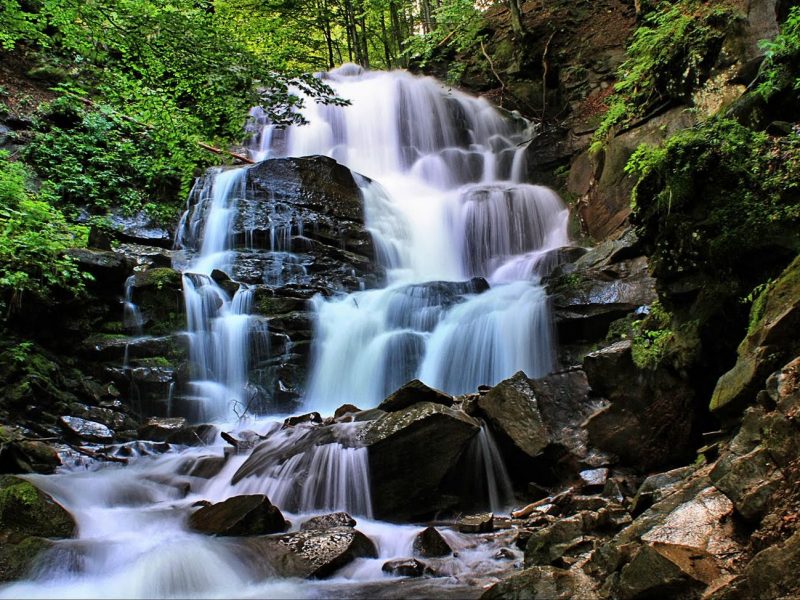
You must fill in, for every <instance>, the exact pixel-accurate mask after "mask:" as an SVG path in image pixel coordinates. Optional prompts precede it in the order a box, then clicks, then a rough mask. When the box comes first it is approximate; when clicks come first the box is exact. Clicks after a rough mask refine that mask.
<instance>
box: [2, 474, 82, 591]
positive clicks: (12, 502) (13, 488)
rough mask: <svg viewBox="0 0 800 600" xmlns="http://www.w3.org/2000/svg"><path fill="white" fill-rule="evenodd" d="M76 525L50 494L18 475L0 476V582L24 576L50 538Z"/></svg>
mask: <svg viewBox="0 0 800 600" xmlns="http://www.w3.org/2000/svg"><path fill="white" fill-rule="evenodd" d="M75 529H76V523H75V519H73V517H72V515H70V514H69V513H68V512H67V511H66V510H65V509H64V508H63V507H62V506H61V505H60V504H58V503H57V502H56V501H55V500H53V498H52V497H51V496H50V495H49V494H46V493H45V492H43V491H41V490H40V489H39V488H37V487H35V486H34V485H33V484H32V483H30V482H28V481H26V480H24V479H20V478H18V477H12V476H4V477H2V478H0V582H2V581H11V580H14V579H19V578H21V577H24V576H25V575H26V574H27V573H28V572H29V571H30V569H31V568H32V567H33V565H34V564H35V562H36V560H37V559H38V557H39V556H40V555H41V554H42V552H44V551H45V550H47V549H48V548H50V547H51V546H52V542H51V541H50V540H51V539H54V538H55V539H58V538H68V537H71V536H72V535H73V534H74V532H75Z"/></svg>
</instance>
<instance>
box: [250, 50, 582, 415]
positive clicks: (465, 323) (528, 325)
mask: <svg viewBox="0 0 800 600" xmlns="http://www.w3.org/2000/svg"><path fill="white" fill-rule="evenodd" d="M323 77H324V78H325V79H326V82H327V83H328V84H330V85H331V87H333V89H334V90H335V91H336V93H337V94H338V95H339V96H340V97H342V98H345V99H347V100H348V101H349V102H350V105H349V106H345V107H340V106H328V105H320V104H313V103H312V104H309V105H308V106H306V107H305V108H304V109H303V116H304V117H305V119H306V120H307V121H308V124H307V125H305V126H302V127H289V128H287V129H278V128H275V127H274V126H272V125H270V124H269V123H267V122H265V120H264V119H263V118H262V119H261V121H260V122H261V124H262V127H261V129H260V130H259V132H258V134H257V135H256V136H254V139H253V142H252V145H251V152H252V155H253V156H254V158H256V159H264V158H273V157H284V156H306V155H312V154H322V155H326V156H329V157H332V158H334V159H336V160H338V161H339V162H341V163H343V164H345V165H346V166H348V167H349V168H351V169H352V170H354V171H356V172H358V173H360V174H362V175H364V176H366V177H364V178H359V179H358V181H359V185H360V187H361V191H362V196H363V199H364V207H365V219H366V226H367V228H368V229H369V231H370V232H371V233H372V235H373V238H374V241H375V247H376V254H377V260H378V261H380V263H381V264H382V265H383V266H384V267H386V269H387V284H386V286H385V287H384V288H383V289H375V290H367V291H360V292H355V293H352V294H348V295H339V296H336V297H333V298H329V299H323V298H319V297H318V298H316V299H315V301H314V307H315V314H316V323H315V338H314V344H313V356H312V370H311V374H310V377H309V381H308V385H307V390H306V398H307V400H306V402H307V406H308V408H310V409H314V410H320V411H326V412H332V411H333V410H334V409H335V408H336V407H337V406H339V405H341V404H343V403H345V402H355V403H357V404H359V405H360V406H364V407H368V406H374V405H375V404H376V403H377V402H379V401H380V400H381V399H382V398H383V397H385V395H386V394H388V393H390V392H391V391H393V390H394V389H396V388H397V387H398V386H399V385H402V384H403V383H404V382H405V381H407V380H409V379H412V378H414V377H418V378H420V379H421V380H423V381H424V382H426V383H428V384H429V385H432V386H435V387H439V388H441V389H443V390H445V391H448V392H450V393H453V394H460V393H465V392H470V391H474V390H475V389H476V388H477V386H478V385H481V384H489V385H492V384H496V383H498V382H499V381H501V380H502V379H504V378H506V377H509V376H510V375H512V374H513V373H515V372H516V371H519V370H523V371H525V372H526V373H527V374H528V375H529V376H531V377H536V376H541V375H544V374H546V373H547V372H548V371H550V370H552V368H553V366H554V363H553V349H552V334H551V324H550V317H549V312H548V306H547V298H546V295H545V293H544V291H543V289H542V287H541V286H540V284H539V280H540V278H541V276H542V275H543V274H546V272H547V271H546V267H547V264H548V261H547V260H546V258H547V256H548V252H549V251H551V250H554V249H555V248H558V247H561V246H565V245H568V244H569V240H568V236H567V228H566V224H567V215H568V212H567V210H566V209H565V207H564V205H563V203H562V202H561V200H560V199H559V198H558V197H557V196H556V195H555V194H554V193H553V192H551V191H550V190H548V189H546V188H543V187H540V186H534V185H530V184H527V183H525V182H524V181H523V176H524V171H525V168H524V165H525V156H524V152H525V147H526V146H527V142H528V141H529V139H530V136H531V132H530V131H529V129H528V124H527V123H526V122H525V121H523V120H522V119H519V118H513V117H510V116H505V115H501V114H500V112H498V111H497V110H496V109H494V108H493V107H492V106H491V105H490V104H489V103H488V102H486V101H485V100H482V99H479V98H473V97H471V96H467V95H465V94H462V93H459V92H457V91H454V90H450V89H447V88H445V87H443V86H442V85H441V84H439V83H438V82H436V81H435V80H433V79H431V78H420V77H414V76H412V75H410V74H408V73H406V72H403V71H393V72H389V73H384V72H366V71H363V70H361V69H360V68H358V67H355V66H353V65H345V66H344V67H342V68H340V69H337V70H335V71H332V72H330V73H327V74H325V75H323ZM253 116H254V117H255V119H256V121H258V119H259V117H260V114H259V113H258V112H255V113H253ZM367 178H369V179H367ZM475 277H479V278H483V280H485V281H484V284H485V283H486V282H488V284H490V285H483V286H481V285H477V284H476V283H475V282H474V280H473V283H472V284H471V285H464V284H463V282H466V281H468V280H471V278H475ZM483 280H482V281H483ZM456 282H462V283H461V284H460V285H456ZM490 286H491V287H490Z"/></svg>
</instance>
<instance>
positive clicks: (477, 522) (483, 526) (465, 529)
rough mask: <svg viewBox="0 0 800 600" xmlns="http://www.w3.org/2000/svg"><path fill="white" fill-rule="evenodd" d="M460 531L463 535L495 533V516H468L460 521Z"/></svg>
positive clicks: (484, 514) (486, 514) (485, 514)
mask: <svg viewBox="0 0 800 600" xmlns="http://www.w3.org/2000/svg"><path fill="white" fill-rule="evenodd" d="M458 530H459V531H460V532H461V533H489V532H491V531H494V515H493V514H492V513H482V514H478V515H467V516H466V517H463V518H462V519H460V520H459V521H458Z"/></svg>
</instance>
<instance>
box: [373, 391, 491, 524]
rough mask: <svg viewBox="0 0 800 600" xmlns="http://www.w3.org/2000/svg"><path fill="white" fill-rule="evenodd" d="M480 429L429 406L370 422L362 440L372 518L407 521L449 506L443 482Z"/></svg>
mask: <svg viewBox="0 0 800 600" xmlns="http://www.w3.org/2000/svg"><path fill="white" fill-rule="evenodd" d="M479 429H480V426H479V424H478V422H477V421H475V420H474V419H472V418H471V417H468V416H467V415H466V414H464V413H462V412H460V411H456V410H454V409H452V408H447V407H445V406H442V405H441V404H433V403H430V402H422V403H418V404H415V405H413V406H411V407H409V408H406V409H403V410H400V411H397V412H392V413H386V414H384V415H383V416H381V417H380V418H378V419H377V420H375V421H371V422H369V423H368V424H367V426H366V427H365V429H364V431H363V433H362V439H363V442H364V444H365V445H366V446H367V449H368V453H369V468H370V482H371V485H372V503H373V511H374V513H375V517H376V518H391V519H392V520H406V519H410V518H413V517H416V516H424V515H426V514H431V513H433V512H436V511H437V510H440V509H442V508H446V507H447V506H448V505H451V504H452V503H453V502H454V501H455V499H454V498H451V497H447V496H445V495H444V494H443V493H442V489H441V487H442V483H443V481H444V479H445V476H446V475H447V473H448V471H450V470H451V469H452V468H453V467H454V465H456V464H457V462H458V459H459V457H460V456H461V454H462V453H463V452H464V451H465V450H466V448H467V445H468V444H469V442H470V440H471V439H472V438H473V437H474V436H475V435H476V434H477V433H478V431H479Z"/></svg>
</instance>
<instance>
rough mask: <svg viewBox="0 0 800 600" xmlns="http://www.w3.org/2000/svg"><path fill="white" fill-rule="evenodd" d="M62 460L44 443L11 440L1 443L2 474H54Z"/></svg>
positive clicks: (54, 450)
mask: <svg viewBox="0 0 800 600" xmlns="http://www.w3.org/2000/svg"><path fill="white" fill-rule="evenodd" d="M60 466H61V458H60V457H59V455H58V452H57V451H56V449H55V448H53V446H50V445H49V444H46V443H44V442H35V441H28V440H11V441H7V442H3V443H0V473H9V474H22V473H45V474H50V473H54V472H55V470H56V469H57V468H58V467H60Z"/></svg>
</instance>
